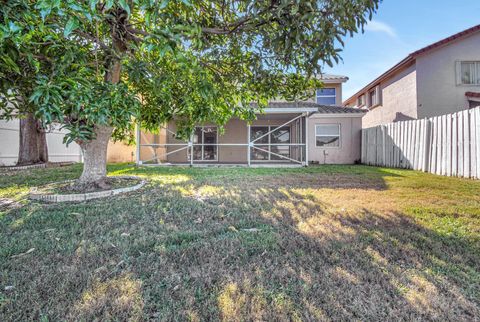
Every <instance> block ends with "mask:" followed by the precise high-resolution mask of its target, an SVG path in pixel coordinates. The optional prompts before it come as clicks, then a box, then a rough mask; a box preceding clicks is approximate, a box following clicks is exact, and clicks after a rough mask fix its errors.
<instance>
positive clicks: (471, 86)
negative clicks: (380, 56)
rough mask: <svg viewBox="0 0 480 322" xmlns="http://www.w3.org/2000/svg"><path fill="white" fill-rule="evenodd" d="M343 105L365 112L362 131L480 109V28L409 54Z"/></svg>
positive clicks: (476, 27)
mask: <svg viewBox="0 0 480 322" xmlns="http://www.w3.org/2000/svg"><path fill="white" fill-rule="evenodd" d="M343 105H344V106H346V107H355V108H361V109H366V110H368V111H369V112H368V113H367V114H366V115H365V117H364V118H363V127H364V128H366V127H372V126H375V125H380V124H386V123H391V122H397V121H405V120H411V119H422V118H426V117H432V116H438V115H443V114H448V113H454V112H457V111H460V110H464V109H467V108H472V107H475V106H478V105H480V25H477V26H475V27H472V28H470V29H467V30H464V31H462V32H460V33H457V34H455V35H453V36H450V37H448V38H446V39H443V40H441V41H438V42H436V43H434V44H432V45H430V46H427V47H425V48H422V49H420V50H417V51H415V52H413V53H411V54H410V55H408V56H407V57H406V58H405V59H403V60H402V61H401V62H399V63H398V64H396V65H395V66H393V67H392V68H390V69H389V70H388V71H386V72H385V73H383V74H382V75H380V76H379V77H377V78H376V79H374V80H373V81H372V82H370V83H369V84H368V85H367V86H365V87H363V88H362V89H361V90H360V91H358V92H357V93H356V94H355V95H353V96H352V97H350V98H348V99H347V100H346V101H345V102H344V103H343Z"/></svg>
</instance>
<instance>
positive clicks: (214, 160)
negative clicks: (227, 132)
mask: <svg viewBox="0 0 480 322" xmlns="http://www.w3.org/2000/svg"><path fill="white" fill-rule="evenodd" d="M208 127H210V128H215V133H216V139H215V142H216V143H215V144H205V142H204V141H205V140H204V138H205V131H204V128H208ZM197 128H200V129H201V131H202V143H194V142H193V137H194V135H195V130H196V129H197ZM191 142H192V148H191V155H190V157H191V159H192V160H193V161H196V162H218V154H219V151H220V149H219V148H218V146H219V143H218V126H216V125H199V126H195V128H194V130H193V133H192V139H191ZM196 146H201V147H202V159H201V160H195V159H194V157H193V152H194V147H196ZM205 146H215V148H216V149H217V152H216V153H215V159H211V160H210V159H209V160H204V156H205V155H204V152H205ZM187 158H188V155H187Z"/></svg>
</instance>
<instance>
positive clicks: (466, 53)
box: [417, 33, 480, 118]
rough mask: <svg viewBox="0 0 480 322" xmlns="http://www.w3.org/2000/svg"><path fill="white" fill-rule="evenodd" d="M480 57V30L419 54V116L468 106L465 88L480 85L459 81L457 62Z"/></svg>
mask: <svg viewBox="0 0 480 322" xmlns="http://www.w3.org/2000/svg"><path fill="white" fill-rule="evenodd" d="M470 60H471V61H480V33H476V34H473V35H471V36H469V37H467V38H464V39H460V40H457V41H454V42H452V43H450V44H448V45H446V46H443V47H440V48H438V49H436V50H433V51H431V52H429V53H428V54H425V55H423V56H420V57H418V58H417V83H418V85H417V87H418V118H425V117H431V116H438V115H443V114H448V113H453V112H457V111H461V110H464V109H467V108H468V107H469V103H468V100H467V98H466V96H465V92H468V91H472V92H479V91H480V86H479V85H468V86H467V85H457V75H456V62H457V61H470Z"/></svg>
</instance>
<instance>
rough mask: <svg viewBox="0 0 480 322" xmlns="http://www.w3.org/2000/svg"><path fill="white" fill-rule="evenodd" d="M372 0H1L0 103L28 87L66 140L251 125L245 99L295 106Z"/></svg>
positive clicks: (364, 17)
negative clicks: (170, 124)
mask: <svg viewBox="0 0 480 322" xmlns="http://www.w3.org/2000/svg"><path fill="white" fill-rule="evenodd" d="M380 1H381V0H301V1H300V0H269V1H263V0H259V1H258V0H243V1H238V0H216V1H204V0H102V1H100V0H88V1H73V0H66V1H60V0H38V1H31V0H10V1H3V4H2V7H1V9H0V14H1V17H0V23H1V25H0V76H1V77H2V79H4V78H5V79H6V81H5V82H4V83H3V82H2V83H3V84H2V86H0V88H1V90H2V94H1V95H0V97H2V99H3V101H4V102H5V98H6V97H9V96H13V97H16V94H17V93H18V92H19V91H20V90H21V87H22V86H23V85H22V86H14V85H15V84H16V83H15V82H16V80H18V79H25V78H28V80H27V82H28V84H29V91H28V93H29V95H28V96H29V102H30V103H31V106H34V110H35V113H36V116H37V117H38V118H40V119H42V120H43V121H44V122H45V123H47V124H48V123H52V122H60V123H62V124H64V126H65V128H67V129H68V130H69V133H68V134H67V136H66V142H67V143H69V142H72V141H76V142H77V143H79V144H80V145H81V146H82V144H84V145H85V144H87V142H93V141H94V140H96V138H97V136H98V135H97V134H98V133H97V130H99V129H100V127H106V128H109V129H110V128H111V129H112V130H113V137H114V138H116V139H125V138H128V137H132V135H131V134H132V130H133V128H134V122H132V121H133V120H135V121H136V122H139V123H141V125H142V127H144V128H146V129H150V130H153V129H158V126H159V124H163V123H165V122H167V121H169V120H172V119H175V120H176V121H177V123H178V125H179V129H180V132H179V133H180V135H182V136H184V137H186V136H188V134H189V133H191V131H192V128H193V126H194V125H195V124H198V123H202V122H205V121H209V122H213V123H216V124H218V125H222V124H225V122H226V121H228V120H229V119H230V118H232V117H239V118H242V119H245V120H251V119H253V118H254V112H255V111H254V107H253V106H252V105H251V104H250V103H251V102H256V103H257V104H256V105H255V106H257V107H256V108H258V107H259V108H262V107H264V106H265V105H266V104H267V102H268V100H270V99H272V98H277V97H284V98H287V99H290V100H295V99H302V98H304V97H305V96H306V95H308V94H309V92H310V93H311V91H312V90H313V89H314V88H316V87H318V86H319V85H320V84H319V81H318V79H317V78H315V77H314V76H316V75H318V74H319V73H321V68H322V66H323V64H328V65H332V64H333V63H334V62H338V61H339V59H340V52H341V47H342V46H343V41H344V38H345V37H346V36H349V35H353V33H356V32H358V31H360V30H361V29H362V28H363V26H364V25H365V24H366V23H367V21H368V20H369V19H370V18H371V16H372V14H373V13H374V12H375V11H376V10H377V8H378V3H379V2H380ZM18 84H20V83H18ZM2 107H3V112H4V115H6V114H8V113H9V112H11V109H10V110H9V108H8V107H7V104H2ZM102 133H104V135H109V133H111V131H103V130H102ZM102 142H108V140H107V141H105V140H102ZM89 144H90V143H89ZM92 144H93V143H92ZM84 148H86V146H82V149H84ZM104 150H105V151H106V146H105V149H104ZM84 152H85V151H84ZM96 153H97V154H98V151H97V152H96ZM84 155H85V153H84ZM102 162H103V161H102ZM87 164H88V162H86V166H87ZM92 164H93V163H92Z"/></svg>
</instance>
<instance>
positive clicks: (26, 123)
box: [17, 113, 48, 165]
mask: <svg viewBox="0 0 480 322" xmlns="http://www.w3.org/2000/svg"><path fill="white" fill-rule="evenodd" d="M45 162H48V147H47V137H46V134H45V131H44V130H43V129H42V126H41V124H40V121H38V120H37V119H36V118H35V116H34V115H33V113H28V114H27V116H26V117H25V118H22V119H20V147H19V151H18V161H17V165H30V164H37V163H45Z"/></svg>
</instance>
